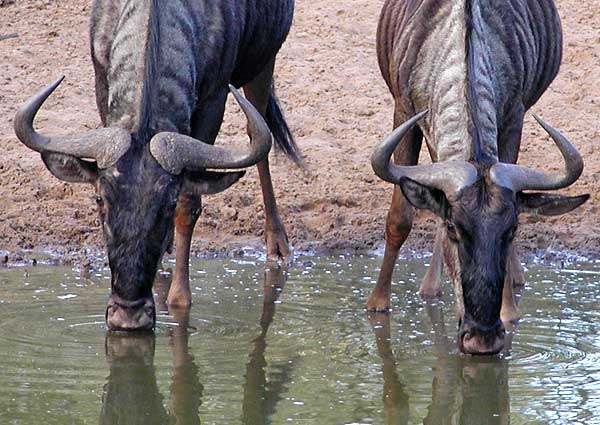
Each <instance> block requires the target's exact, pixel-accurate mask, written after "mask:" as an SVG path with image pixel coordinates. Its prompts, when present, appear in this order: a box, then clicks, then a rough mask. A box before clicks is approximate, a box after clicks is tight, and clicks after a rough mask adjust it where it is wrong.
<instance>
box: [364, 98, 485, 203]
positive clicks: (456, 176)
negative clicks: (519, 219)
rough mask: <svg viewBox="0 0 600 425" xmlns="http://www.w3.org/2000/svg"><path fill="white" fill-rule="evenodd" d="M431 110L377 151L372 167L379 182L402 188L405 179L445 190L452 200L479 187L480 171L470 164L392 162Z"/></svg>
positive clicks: (409, 121) (380, 145) (398, 130)
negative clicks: (400, 144)
mask: <svg viewBox="0 0 600 425" xmlns="http://www.w3.org/2000/svg"><path fill="white" fill-rule="evenodd" d="M427 112H428V111H427V110H425V111H423V112H420V113H418V114H417V115H415V116H414V117H412V118H411V119H409V120H408V121H406V122H405V123H403V124H401V125H400V126H399V127H398V128H396V130H394V132H393V133H392V134H390V135H389V136H388V137H387V138H386V139H385V140H384V141H383V142H381V143H380V144H379V145H378V146H377V147H376V148H375V152H373V155H372V157H371V166H372V167H373V170H374V171H375V174H377V176H379V178H381V179H383V180H385V181H387V182H390V183H394V184H399V183H400V179H402V177H408V178H411V179H413V180H415V181H417V182H419V183H421V184H424V185H427V186H431V187H435V188H436V189H440V190H442V191H443V192H444V193H446V195H448V196H451V195H452V194H454V193H457V192H459V191H460V190H461V189H462V188H464V187H466V186H470V185H471V184H473V183H475V181H476V179H477V170H476V169H475V167H474V166H473V165H471V164H469V163H468V162H466V161H444V162H436V163H433V164H429V165H414V166H403V165H397V164H394V163H392V162H391V161H390V159H391V158H392V154H393V153H394V150H395V149H396V147H397V146H398V144H399V143H400V142H401V141H402V139H403V138H404V136H405V135H406V134H407V133H408V131H410V130H411V129H412V128H413V127H414V126H415V124H416V123H417V122H418V121H419V120H420V119H421V118H423V117H424V116H425V115H427Z"/></svg>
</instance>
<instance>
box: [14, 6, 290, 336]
mask: <svg viewBox="0 0 600 425" xmlns="http://www.w3.org/2000/svg"><path fill="white" fill-rule="evenodd" d="M293 9H294V3H293V0H228V1H226V0H169V1H159V0H151V1H148V0H96V1H94V2H93V4H92V12H91V23H90V41H91V53H92V59H93V64H94V69H95V75H96V100H97V105H98V109H99V112H100V117H101V120H102V124H103V125H104V127H105V128H101V129H98V130H94V131H90V132H88V133H85V134H83V135H79V136H74V137H60V138H59V137H47V136H43V135H41V134H38V133H36V132H35V130H34V129H33V119H34V118H35V115H36V113H37V111H38V109H39V108H40V107H41V105H42V103H43V102H44V101H45V100H46V98H47V97H48V96H49V95H50V94H51V93H52V92H53V91H54V90H55V89H56V87H57V86H58V84H60V80H58V81H56V82H54V83H53V84H51V85H50V86H48V87H47V88H45V89H43V90H41V91H40V92H39V93H38V94H36V95H35V96H33V97H32V98H31V99H30V100H29V101H28V102H27V104H26V105H25V106H23V107H22V109H21V110H20V111H19V112H18V114H17V116H16V118H15V130H16V134H17V136H18V138H19V139H20V140H21V141H22V142H23V143H24V144H25V145H27V146H28V147H29V148H31V149H33V150H35V151H38V152H40V153H41V155H42V158H43V160H44V163H45V164H46V166H47V168H48V169H49V170H50V172H51V173H52V174H54V175H55V176H56V177H58V178H59V179H62V180H65V181H68V182H75V183H89V184H92V185H94V187H95V189H96V194H97V198H96V202H97V204H98V211H99V214H100V218H101V222H102V228H103V232H104V237H105V241H106V245H107V250H108V260H109V265H110V269H111V276H112V277H111V279H112V282H111V288H112V291H111V296H110V298H109V302H108V307H107V311H106V323H107V325H108V327H109V329H113V330H135V329H149V328H152V327H153V326H154V322H155V307H154V301H153V299H152V281H153V279H154V276H155V274H156V270H157V267H158V264H159V262H160V259H161V257H162V255H163V254H164V252H165V251H166V250H167V248H168V246H169V245H170V243H171V242H172V235H173V228H174V227H175V246H176V261H177V264H176V268H175V272H174V280H173V285H172V286H171V290H170V292H169V296H168V302H169V304H171V305H186V306H187V305H189V304H190V303H191V294H190V289H189V268H188V267H189V266H188V261H189V253H190V243H191V237H192V231H193V229H194V226H195V223H196V221H197V219H198V216H199V214H200V210H201V202H200V196H201V195H204V194H212V193H217V192H219V191H222V190H225V189H226V188H228V187H229V186H231V185H232V184H234V183H235V182H236V181H237V180H238V179H239V178H240V177H241V176H242V175H243V172H227V173H217V172H209V171H208V170H209V169H239V168H244V167H248V166H251V165H254V164H258V171H259V176H260V183H261V186H262V194H263V199H264V203H265V216H266V224H265V237H266V243H267V254H268V255H269V256H270V257H285V256H289V255H290V249H289V246H288V241H287V237H286V233H285V229H284V227H283V224H282V221H281V219H280V217H279V214H278V212H277V206H276V203H275V197H274V193H273V186H272V182H271V177H270V173H269V164H268V159H267V155H268V151H269V149H270V146H271V139H272V137H271V133H272V134H273V136H274V138H275V141H276V143H277V144H278V145H279V146H280V147H281V148H282V149H283V150H284V151H285V152H286V153H287V154H288V155H289V156H290V157H292V158H293V159H296V160H297V159H298V156H297V150H296V145H295V143H294V141H293V138H292V136H291V133H290V130H289V128H288V126H287V124H286V122H285V120H284V118H283V114H282V112H281V109H280V107H279V105H278V102H277V99H276V97H275V94H274V89H273V68H274V64H275V56H276V54H277V52H278V50H279V48H280V47H281V45H282V43H283V42H284V40H285V38H286V36H287V34H288V31H289V29H290V26H291V22H292V16H293ZM229 84H232V85H233V86H235V87H243V88H244V92H245V94H246V96H247V98H248V100H249V101H250V102H251V103H249V102H247V101H246V100H245V99H243V98H242V97H241V96H240V95H238V94H237V93H235V91H234V94H235V96H236V99H237V101H238V102H239V103H240V105H241V107H242V109H243V110H244V112H245V114H246V116H247V118H248V133H249V135H250V137H251V140H252V143H251V149H249V150H248V151H247V152H238V151H232V150H226V149H223V148H219V147H215V146H212V145H213V143H214V141H215V138H216V136H217V133H218V132H219V128H220V126H221V123H222V119H223V114H224V110H225V101H226V98H227V95H228V85H229ZM255 108H256V109H255ZM257 110H258V111H257ZM259 112H260V113H259ZM261 114H262V115H263V116H264V118H265V120H266V123H268V126H267V124H266V123H265V120H263V117H262V116H261ZM203 142H204V143H203ZM84 159H91V160H93V161H86V160H84Z"/></svg>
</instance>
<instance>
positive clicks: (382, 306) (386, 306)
mask: <svg viewBox="0 0 600 425" xmlns="http://www.w3.org/2000/svg"><path fill="white" fill-rule="evenodd" d="M365 310H366V311H367V312H369V313H389V312H390V303H389V301H388V300H381V299H378V298H374V297H372V296H371V297H369V299H368V300H367V305H366V306H365Z"/></svg>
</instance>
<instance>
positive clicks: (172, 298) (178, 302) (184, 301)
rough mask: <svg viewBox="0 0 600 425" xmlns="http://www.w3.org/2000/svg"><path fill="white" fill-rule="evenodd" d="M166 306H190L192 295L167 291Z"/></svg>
mask: <svg viewBox="0 0 600 425" xmlns="http://www.w3.org/2000/svg"><path fill="white" fill-rule="evenodd" d="M167 304H168V305H169V306H171V307H178V308H187V307H189V306H191V305H192V295H191V294H190V293H189V292H187V293H186V292H174V293H171V291H169V296H168V297H167Z"/></svg>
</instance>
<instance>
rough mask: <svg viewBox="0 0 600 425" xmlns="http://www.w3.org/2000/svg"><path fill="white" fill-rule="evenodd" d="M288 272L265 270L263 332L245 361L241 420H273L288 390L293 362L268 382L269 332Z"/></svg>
mask: <svg viewBox="0 0 600 425" xmlns="http://www.w3.org/2000/svg"><path fill="white" fill-rule="evenodd" d="M286 280H287V271H286V270H285V269H283V268H281V267H271V268H267V270H265V282H264V286H263V290H264V302H263V309H262V314H261V318H260V328H261V332H260V334H259V335H258V336H257V337H256V338H255V339H254V341H253V350H252V352H251V353H250V355H249V356H248V358H249V361H248V363H247V364H246V376H245V378H246V382H245V384H244V399H243V405H242V423H243V424H246V425H258V424H266V423H270V421H269V418H270V416H271V415H272V414H273V413H274V412H275V407H276V405H277V403H278V402H279V401H280V400H281V398H282V397H281V394H282V393H283V392H285V391H286V390H287V387H286V385H287V383H289V382H290V375H291V369H292V364H293V362H285V363H283V364H280V365H279V367H277V368H276V372H273V373H271V374H269V381H268V382H267V373H266V367H267V361H266V359H265V350H266V348H267V341H266V336H267V331H268V330H269V326H270V325H271V323H272V322H273V317H274V316H275V306H276V301H277V300H278V299H279V295H280V294H281V291H282V290H283V287H284V286H285V282H286Z"/></svg>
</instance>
